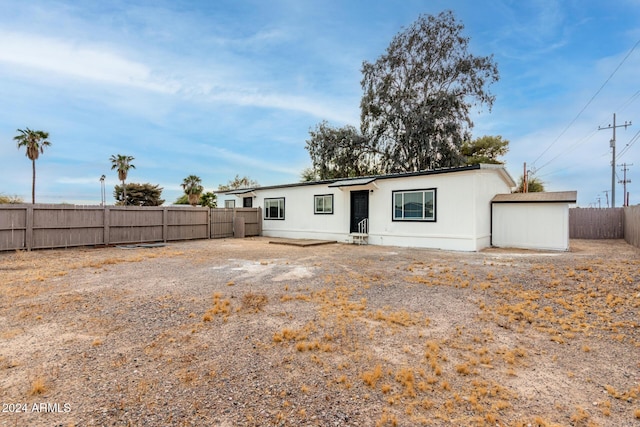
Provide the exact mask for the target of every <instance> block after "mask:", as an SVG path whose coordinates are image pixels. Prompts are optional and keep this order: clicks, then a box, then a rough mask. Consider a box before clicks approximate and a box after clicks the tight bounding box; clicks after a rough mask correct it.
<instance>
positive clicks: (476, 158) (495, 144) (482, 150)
mask: <svg viewBox="0 0 640 427" xmlns="http://www.w3.org/2000/svg"><path fill="white" fill-rule="evenodd" d="M507 151H509V141H507V140H506V139H502V136H500V135H498V136H489V135H485V136H481V137H480V138H476V139H474V140H473V141H466V142H464V143H463V144H462V147H461V148H460V153H461V154H462V155H463V156H464V157H465V158H466V160H465V163H466V164H468V165H476V164H479V163H490V164H502V163H504V162H501V161H500V160H498V156H504V155H505V154H507Z"/></svg>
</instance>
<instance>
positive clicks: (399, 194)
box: [393, 188, 436, 221]
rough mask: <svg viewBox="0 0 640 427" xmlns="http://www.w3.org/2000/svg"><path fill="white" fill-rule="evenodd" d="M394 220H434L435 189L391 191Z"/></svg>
mask: <svg viewBox="0 0 640 427" xmlns="http://www.w3.org/2000/svg"><path fill="white" fill-rule="evenodd" d="M393 220H394V221H435V220H436V189H435V188H430V189H427V190H406V191H394V192H393Z"/></svg>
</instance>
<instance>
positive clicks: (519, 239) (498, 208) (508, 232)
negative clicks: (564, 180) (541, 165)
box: [491, 191, 578, 251]
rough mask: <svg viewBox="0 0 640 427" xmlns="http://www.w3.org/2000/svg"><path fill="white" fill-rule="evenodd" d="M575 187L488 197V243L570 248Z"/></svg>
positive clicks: (540, 247)
mask: <svg viewBox="0 0 640 427" xmlns="http://www.w3.org/2000/svg"><path fill="white" fill-rule="evenodd" d="M577 197H578V192H577V191H559V192H542V193H512V194H497V195H496V196H495V197H494V198H493V199H492V200H491V245H492V246H496V247H509V248H523V249H545V250H557V251H567V250H569V205H572V204H575V203H576V200H577Z"/></svg>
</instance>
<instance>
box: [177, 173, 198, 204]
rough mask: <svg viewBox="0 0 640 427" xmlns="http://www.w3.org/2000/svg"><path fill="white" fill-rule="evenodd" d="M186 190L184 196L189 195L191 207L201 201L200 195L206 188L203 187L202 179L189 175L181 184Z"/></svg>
mask: <svg viewBox="0 0 640 427" xmlns="http://www.w3.org/2000/svg"><path fill="white" fill-rule="evenodd" d="M180 185H181V186H182V188H183V189H184V194H186V195H187V199H188V200H189V204H190V205H191V206H195V205H197V204H198V202H199V201H200V194H202V192H203V191H204V187H203V186H202V179H200V177H199V176H196V175H189V176H188V177H186V178H185V179H183V180H182V184H180Z"/></svg>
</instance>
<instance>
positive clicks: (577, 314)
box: [0, 238, 640, 427]
mask: <svg viewBox="0 0 640 427" xmlns="http://www.w3.org/2000/svg"><path fill="white" fill-rule="evenodd" d="M571 246H572V250H571V252H568V253H550V252H534V251H516V250H513V251H510V250H496V249H490V250H486V251H483V252H480V253H453V252H443V251H434V250H417V249H406V248H395V247H379V246H377V247H376V246H353V245H344V244H331V245H324V246H314V247H305V248H301V247H294V246H284V245H275V244H270V243H269V240H268V239H266V238H254V239H244V240H233V239H229V240H211V241H194V242H180V243H172V244H169V245H167V246H166V247H163V248H139V249H121V248H83V249H70V250H48V251H34V252H13V253H0V403H1V404H2V408H0V409H1V410H2V411H1V412H0V426H112V425H113V426H127V425H132V426H138V425H145V426H171V425H175V426H323V427H324V426H418V425H427V426H452V425H455V426H555V425H561V426H616V427H622V426H636V427H638V426H640V328H639V326H640V251H639V250H638V249H636V248H634V247H632V246H629V245H627V244H626V243H624V241H573V242H572V244H571Z"/></svg>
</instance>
